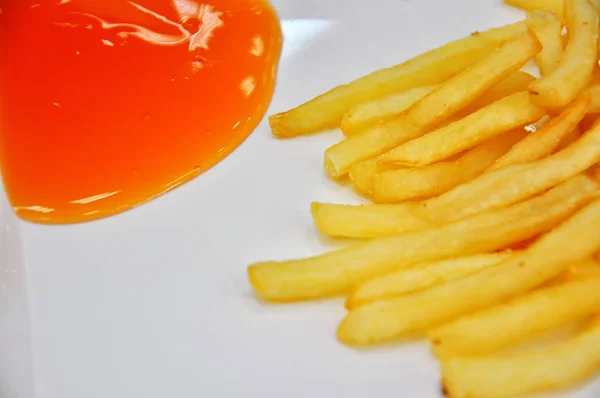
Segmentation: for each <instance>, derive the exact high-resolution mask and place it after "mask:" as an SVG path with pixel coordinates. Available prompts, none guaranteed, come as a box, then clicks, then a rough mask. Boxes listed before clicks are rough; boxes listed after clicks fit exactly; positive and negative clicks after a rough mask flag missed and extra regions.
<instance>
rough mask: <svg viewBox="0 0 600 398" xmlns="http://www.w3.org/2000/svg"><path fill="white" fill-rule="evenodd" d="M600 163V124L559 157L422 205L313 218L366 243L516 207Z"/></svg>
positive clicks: (333, 209)
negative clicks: (514, 204)
mask: <svg viewBox="0 0 600 398" xmlns="http://www.w3.org/2000/svg"><path fill="white" fill-rule="evenodd" d="M599 161H600V124H596V125H595V126H594V127H593V128H592V129H591V130H590V131H588V132H587V133H586V134H585V135H584V136H583V137H581V138H580V139H579V140H578V141H576V142H574V143H573V144H571V145H570V146H568V147H567V148H565V149H563V150H562V151H560V152H557V153H555V154H554V155H551V156H549V157H547V158H544V159H542V160H538V161H536V162H533V163H527V164H522V165H513V166H508V167H504V168H501V169H499V170H493V171H491V172H489V173H485V174H483V175H480V176H479V177H477V178H475V179H474V180H471V181H470V182H467V183H464V184H462V185H459V186H457V187H456V188H454V189H451V190H450V191H448V192H446V193H444V194H442V195H440V196H437V197H434V198H431V199H428V200H425V201H423V202H413V203H400V204H395V205H387V206H386V207H380V206H382V205H363V206H361V207H357V206H340V205H333V204H330V205H327V206H324V205H320V207H321V208H322V209H323V210H324V211H320V212H318V213H315V212H313V217H314V219H315V223H316V224H317V225H318V226H319V230H320V231H321V232H322V233H324V234H325V235H329V236H345V237H361V238H366V237H379V236H386V235H394V234H399V233H402V232H408V231H416V230H419V229H420V228H426V226H433V225H436V224H440V223H444V222H451V221H456V220H459V219H461V218H464V217H467V216H469V215H473V214H477V213H480V212H483V211H488V210H490V209H494V208H497V207H501V206H505V205H508V204H511V203H516V202H518V201H520V200H523V199H525V198H528V197H531V196H533V195H535V194H537V193H539V192H542V191H544V190H545V189H548V188H550V187H552V186H554V185H556V183H558V182H561V181H564V180H566V179H568V178H570V177H572V176H574V175H576V174H578V173H581V172H582V171H584V170H586V169H588V168H590V167H591V166H592V165H594V164H595V163H598V162H599ZM383 220H385V222H384V221H383ZM350 225H351V226H350Z"/></svg>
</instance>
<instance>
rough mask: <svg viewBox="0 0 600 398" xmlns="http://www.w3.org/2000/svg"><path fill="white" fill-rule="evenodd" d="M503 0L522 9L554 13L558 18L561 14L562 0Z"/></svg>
mask: <svg viewBox="0 0 600 398" xmlns="http://www.w3.org/2000/svg"><path fill="white" fill-rule="evenodd" d="M504 2H505V3H506V4H509V5H511V6H513V7H517V8H521V9H523V10H531V11H535V10H542V11H548V12H551V13H554V14H555V15H556V16H557V17H559V18H562V16H563V0H504Z"/></svg>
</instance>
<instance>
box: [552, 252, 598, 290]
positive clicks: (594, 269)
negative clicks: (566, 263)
mask: <svg viewBox="0 0 600 398" xmlns="http://www.w3.org/2000/svg"><path fill="white" fill-rule="evenodd" d="M598 277H600V264H599V263H598V261H596V259H595V258H594V257H593V256H592V257H590V258H588V259H586V260H585V261H582V262H579V263H577V264H573V265H571V266H570V267H569V269H568V270H566V271H565V272H563V273H562V274H561V275H559V276H557V277H556V278H553V279H550V280H549V281H547V282H545V283H543V284H542V285H540V287H551V286H557V285H561V284H565V283H569V282H573V281H579V280H582V279H589V278H598Z"/></svg>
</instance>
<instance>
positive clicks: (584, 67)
mask: <svg viewBox="0 0 600 398" xmlns="http://www.w3.org/2000/svg"><path fill="white" fill-rule="evenodd" d="M564 7H565V19H566V25H567V29H568V31H569V40H568V42H567V46H566V48H565V51H564V54H563V57H562V59H561V61H560V63H559V65H558V67H557V68H556V69H555V70H554V71H553V72H552V73H550V74H548V75H546V76H542V77H541V78H540V79H538V80H536V81H534V82H533V83H531V84H530V85H529V92H530V93H531V100H532V101H533V102H534V103H536V104H538V105H539V106H542V107H545V108H548V109H559V108H561V107H564V106H566V105H568V104H569V103H570V102H571V101H573V100H574V99H575V97H576V96H577V95H578V94H579V93H580V92H581V91H582V90H583V89H585V87H586V86H587V85H588V83H589V82H590V80H591V79H592V75H593V73H594V68H595V66H596V61H597V58H598V54H597V53H598V48H597V39H598V12H597V10H596V8H595V6H594V4H593V3H592V2H591V1H590V0H565V3H564Z"/></svg>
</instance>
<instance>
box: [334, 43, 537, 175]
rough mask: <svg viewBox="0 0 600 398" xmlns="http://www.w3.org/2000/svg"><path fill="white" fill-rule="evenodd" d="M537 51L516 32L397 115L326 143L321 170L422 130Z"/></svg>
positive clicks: (341, 168) (342, 167)
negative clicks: (328, 145)
mask: <svg viewBox="0 0 600 398" xmlns="http://www.w3.org/2000/svg"><path fill="white" fill-rule="evenodd" d="M540 50H541V46H540V43H539V42H538V40H537V38H536V37H535V36H534V35H533V33H530V32H526V33H524V34H522V35H520V36H519V37H518V38H516V39H514V40H512V41H510V42H508V43H506V44H505V45H503V46H502V47H500V48H499V49H498V50H497V51H494V52H493V53H491V54H490V55H489V56H487V57H485V58H484V59H482V60H480V61H478V62H477V63H475V64H474V65H472V66H471V67H469V68H467V69H465V70H464V71H463V72H462V73H460V74H458V75H456V76H454V77H451V78H450V79H448V80H446V81H445V82H444V83H442V84H441V85H440V86H439V87H438V88H436V89H435V90H433V91H432V92H431V93H429V94H428V95H426V96H425V97H423V98H421V99H420V100H419V101H417V102H416V103H415V104H414V105H413V106H411V107H410V108H409V109H407V110H406V111H405V112H403V113H401V114H400V115H398V116H396V117H394V118H392V119H390V120H388V121H386V122H383V123H380V124H377V125H375V126H373V127H371V128H369V129H367V130H365V131H364V132H362V133H360V134H358V135H355V136H352V137H350V138H347V139H346V140H344V141H342V142H340V143H338V144H336V145H334V146H332V147H330V148H328V149H327V150H326V151H325V169H326V170H327V171H328V173H329V175H330V176H331V177H334V178H335V177H340V176H342V175H344V174H346V173H347V172H348V169H349V168H350V166H352V165H353V164H355V163H357V162H360V161H363V160H367V159H371V158H373V157H375V156H378V155H380V154H382V153H384V152H386V151H389V150H391V149H393V148H394V147H396V146H398V145H400V144H403V143H404V142H406V141H409V140H411V139H413V138H416V137H418V136H420V135H422V134H424V133H425V132H426V131H427V129H429V128H433V127H435V126H437V125H439V124H440V123H442V122H443V121H444V120H446V119H448V118H449V117H451V116H453V115H454V114H456V113H457V112H459V111H460V110H461V109H463V108H465V107H466V106H467V105H468V104H470V103H471V102H473V101H474V100H475V99H476V98H477V97H479V96H480V95H481V94H482V93H483V92H485V91H486V90H487V89H489V88H490V87H491V86H493V85H494V84H496V83H498V82H499V81H501V80H502V79H504V78H506V77H507V76H508V75H510V74H511V73H514V72H515V71H517V70H518V69H520V68H521V67H522V66H523V65H524V64H525V63H526V62H527V61H528V60H529V59H531V58H532V57H533V56H535V54H537V53H538V52H539V51H540Z"/></svg>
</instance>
